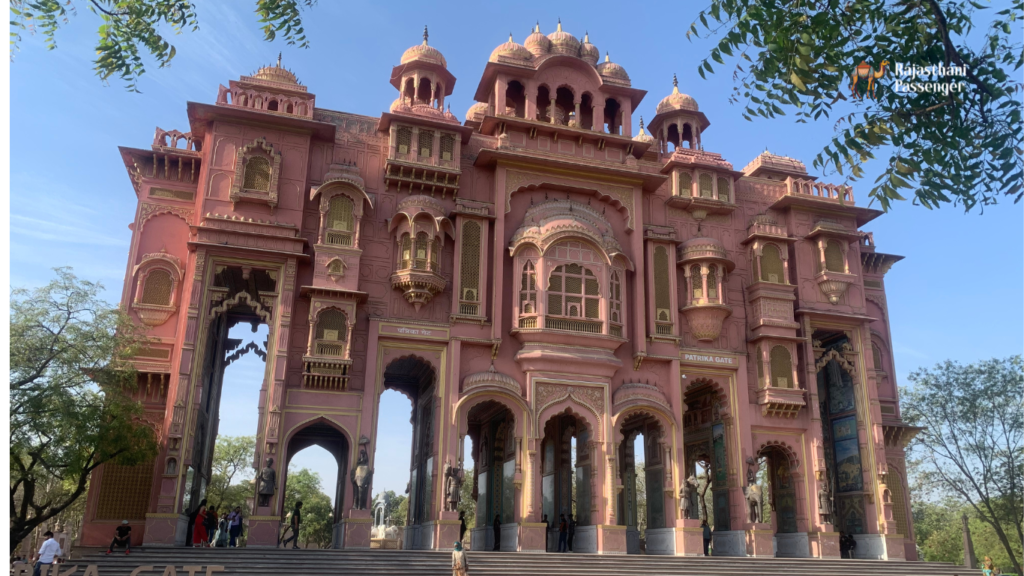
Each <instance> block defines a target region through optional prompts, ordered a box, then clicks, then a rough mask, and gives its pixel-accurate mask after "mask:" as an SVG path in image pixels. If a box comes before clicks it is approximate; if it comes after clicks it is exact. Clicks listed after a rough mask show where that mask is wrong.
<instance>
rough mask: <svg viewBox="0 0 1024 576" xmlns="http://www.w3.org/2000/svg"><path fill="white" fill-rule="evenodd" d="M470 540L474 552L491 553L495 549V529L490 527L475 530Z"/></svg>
mask: <svg viewBox="0 0 1024 576" xmlns="http://www.w3.org/2000/svg"><path fill="white" fill-rule="evenodd" d="M469 538H470V546H471V550H473V551H474V552H490V551H491V550H493V549H494V529H493V528H491V527H490V526H485V527H483V528H473V530H472V532H471V533H470V536H469Z"/></svg>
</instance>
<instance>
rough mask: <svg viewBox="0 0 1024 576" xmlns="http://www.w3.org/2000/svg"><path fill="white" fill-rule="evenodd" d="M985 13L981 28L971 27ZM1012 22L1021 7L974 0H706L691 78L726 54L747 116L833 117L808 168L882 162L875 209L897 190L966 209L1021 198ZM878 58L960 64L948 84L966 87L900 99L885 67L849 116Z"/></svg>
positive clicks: (1016, 28)
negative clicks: (857, 74) (704, 48)
mask: <svg viewBox="0 0 1024 576" xmlns="http://www.w3.org/2000/svg"><path fill="white" fill-rule="evenodd" d="M986 14H989V15H988V17H987V19H985V24H984V25H985V26H986V27H985V28H984V29H983V30H977V31H976V32H975V27H976V24H975V21H979V22H980V21H981V20H982V19H983V17H984V16H985V15H986ZM1022 15H1024V1H1022V0H1010V1H1009V2H1007V8H1006V9H1004V10H998V11H991V12H990V8H989V6H988V5H986V4H982V3H979V2H977V1H975V0H946V1H943V0H895V1H887V0H857V1H840V0H825V1H815V2H811V1H808V0H797V1H795V2H786V3H782V2H775V1H769V2H762V1H753V0H711V2H710V6H709V7H708V8H707V9H705V10H703V11H701V12H700V14H699V15H698V18H697V21H695V22H694V23H693V24H692V25H691V26H690V29H689V31H688V32H687V37H689V36H691V35H697V34H698V26H700V29H701V30H704V31H706V32H708V33H710V34H712V35H713V36H715V37H716V38H720V40H719V42H718V45H717V46H716V47H715V48H714V49H712V50H711V53H710V55H709V57H708V58H706V59H705V60H703V61H702V62H701V64H700V66H699V67H698V69H697V71H698V73H699V74H700V75H701V77H704V76H705V74H706V73H709V72H714V71H715V68H714V66H712V61H713V62H715V63H717V64H716V65H717V66H719V70H723V69H727V68H726V60H725V58H730V60H732V61H735V62H736V63H737V64H736V67H735V70H734V73H733V78H734V80H735V90H734V93H733V95H732V97H731V98H730V100H731V101H732V102H735V103H739V104H740V105H742V106H743V107H744V117H745V118H746V119H747V120H751V119H752V118H753V117H755V116H762V117H765V118H774V117H776V116H781V115H784V114H786V111H787V110H789V111H791V112H794V113H795V115H796V121H797V122H809V121H816V120H819V119H820V118H830V117H831V116H832V115H833V114H838V117H837V118H836V123H835V128H836V135H835V137H834V138H833V139H832V141H831V143H829V144H828V145H827V146H826V147H825V149H824V150H823V151H822V152H821V153H820V154H819V155H818V156H817V158H815V160H814V166H815V167H817V168H821V169H825V168H827V167H828V166H829V165H831V166H833V167H834V168H835V169H836V170H838V171H839V172H840V173H842V171H843V169H844V167H846V168H848V169H849V171H850V178H851V179H852V180H856V179H858V178H860V177H862V176H863V174H864V172H863V169H862V164H863V163H865V162H866V161H868V160H871V159H873V158H874V157H875V155H876V153H880V154H882V155H883V156H888V161H887V164H886V167H885V170H884V172H883V173H882V175H881V176H880V177H879V178H878V179H877V180H876V181H875V186H874V187H873V188H872V190H871V192H870V195H871V197H872V198H873V199H874V200H877V201H878V203H879V204H880V205H881V207H882V208H883V209H885V210H888V209H889V208H890V207H891V205H892V202H893V201H894V200H902V199H904V198H903V196H902V195H901V193H900V190H907V191H910V192H912V193H913V196H914V201H915V203H917V204H920V205H923V206H926V207H928V208H934V207H938V206H940V205H941V204H942V203H946V202H952V203H953V204H954V205H957V204H962V205H963V206H964V208H965V210H970V209H971V208H973V207H974V206H975V205H977V204H981V205H982V206H984V205H987V204H994V203H996V202H997V201H998V199H999V198H1001V197H1010V198H1013V199H1014V202H1017V201H1019V200H1020V199H1021V197H1022V194H1024V192H1022V188H1021V179H1022V174H1024V170H1022V165H1024V164H1022V156H1021V155H1022V150H1021V147H1022V139H1021V131H1022V129H1024V125H1022V122H1021V102H1020V100H1019V91H1020V88H1021V84H1020V69H1021V66H1022V64H1024V50H1022V44H1021V42H1020V40H1021V30H1020V22H1021V19H1022ZM977 26H982V24H978V25H977ZM884 59H888V60H890V63H891V64H892V65H893V66H894V65H895V64H896V63H897V62H899V63H902V64H904V65H910V64H914V65H918V66H922V67H925V66H930V65H936V64H938V65H944V66H966V67H967V70H968V73H967V76H966V77H961V78H953V79H952V80H963V81H964V82H966V90H964V91H962V92H949V93H945V94H944V93H926V92H922V93H916V94H911V95H904V94H899V93H897V92H896V91H895V90H894V89H893V85H894V83H895V82H894V79H893V78H892V76H894V72H893V70H892V69H890V70H889V71H888V73H887V77H886V78H884V79H882V80H881V81H880V82H878V88H877V90H876V91H875V98H874V99H865V100H863V101H860V102H858V104H857V107H856V109H855V111H853V112H848V113H847V112H846V110H847V109H848V108H849V107H847V106H844V107H842V108H840V107H837V106H836V104H837V103H838V102H839V101H845V100H848V98H849V95H850V94H851V92H850V90H849V85H850V80H851V74H852V73H854V68H855V67H856V66H857V64H859V63H860V62H861V61H867V62H868V63H869V64H872V65H873V66H874V70H876V71H877V70H878V69H879V67H880V65H881V62H882V60H884ZM730 65H731V63H730ZM903 80H904V81H907V80H909V78H906V77H904V78H903ZM940 80H942V81H948V80H950V79H949V78H946V79H940ZM866 83H867V82H862V86H861V87H860V90H861V93H863V90H864V88H866V86H865V85H866Z"/></svg>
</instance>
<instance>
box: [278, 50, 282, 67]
mask: <svg viewBox="0 0 1024 576" xmlns="http://www.w3.org/2000/svg"><path fill="white" fill-rule="evenodd" d="M277 67H278V68H280V67H281V53H280V52H278V53H277Z"/></svg>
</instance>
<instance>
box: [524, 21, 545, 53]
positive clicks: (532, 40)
mask: <svg viewBox="0 0 1024 576" xmlns="http://www.w3.org/2000/svg"><path fill="white" fill-rule="evenodd" d="M523 45H524V46H525V47H526V49H527V50H529V51H530V53H531V54H533V55H534V56H540V55H542V54H547V53H549V52H551V40H548V37H547V36H545V35H543V34H541V33H540V23H539V22H538V23H537V27H536V28H534V29H533V34H530V35H529V36H527V37H526V41H525V42H523Z"/></svg>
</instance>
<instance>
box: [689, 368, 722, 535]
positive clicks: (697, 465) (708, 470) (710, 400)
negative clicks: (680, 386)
mask: <svg viewBox="0 0 1024 576" xmlns="http://www.w3.org/2000/svg"><path fill="white" fill-rule="evenodd" d="M723 401H724V398H723V397H722V394H721V393H720V392H719V391H718V389H717V387H716V385H715V383H714V382H713V381H712V380H709V379H706V378H701V379H698V380H696V381H694V382H693V384H692V385H691V386H690V387H689V388H688V389H687V390H686V393H685V394H684V395H683V402H684V403H685V404H686V412H685V413H684V414H683V437H684V438H685V439H686V470H685V476H686V478H689V477H690V476H694V477H697V481H698V487H697V490H696V492H695V494H694V501H693V502H691V505H692V506H694V508H693V509H694V510H698V512H699V513H700V514H702V515H701V519H707V520H708V524H709V525H710V526H711V528H712V530H714V531H716V532H720V531H727V530H730V529H731V528H730V522H729V486H728V469H729V463H728V447H727V444H726V437H725V423H724V422H723V421H722V408H723ZM701 473H703V476H705V479H703V481H702V478H701V477H700V475H701ZM709 492H710V494H711V496H710V499H708V497H707V494H708V493H709ZM708 500H710V510H708V506H707V503H708ZM698 506H699V507H698Z"/></svg>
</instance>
